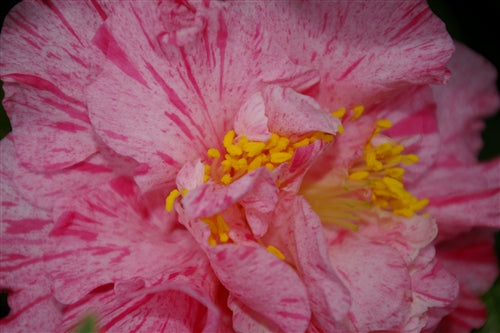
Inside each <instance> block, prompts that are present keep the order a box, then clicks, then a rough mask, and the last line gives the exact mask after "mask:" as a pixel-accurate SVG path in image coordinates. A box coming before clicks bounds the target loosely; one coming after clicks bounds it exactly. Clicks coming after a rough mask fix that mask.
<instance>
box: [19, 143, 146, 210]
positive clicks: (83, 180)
mask: <svg viewBox="0 0 500 333" xmlns="http://www.w3.org/2000/svg"><path fill="white" fill-rule="evenodd" d="M10 163H13V164H14V165H15V167H14V181H15V183H16V186H17V188H18V190H19V192H20V193H21V195H22V196H23V197H24V198H26V199H27V200H28V201H29V202H30V203H32V204H34V205H35V206H38V207H42V208H44V209H52V208H53V207H54V205H55V203H56V202H57V201H58V199H59V198H65V197H73V196H79V195H80V193H85V192H88V191H90V190H92V189H93V188H96V187H98V186H99V185H100V184H102V183H106V182H108V181H110V180H111V179H113V178H115V177H116V176H117V175H132V172H133V170H134V166H135V165H137V162H135V161H133V160H132V159H130V158H125V157H123V156H120V155H118V154H116V153H114V152H113V151H111V150H110V149H106V148H105V147H101V148H100V151H99V152H98V153H96V154H94V155H92V156H90V157H89V158H87V159H86V160H84V161H82V162H80V163H77V164H75V165H72V166H71V167H68V168H64V169H61V170H56V171H52V172H35V171H32V170H30V169H28V168H26V167H24V166H23V165H21V162H20V161H19V159H18V158H17V157H14V158H13V159H12V160H11V161H10Z"/></svg>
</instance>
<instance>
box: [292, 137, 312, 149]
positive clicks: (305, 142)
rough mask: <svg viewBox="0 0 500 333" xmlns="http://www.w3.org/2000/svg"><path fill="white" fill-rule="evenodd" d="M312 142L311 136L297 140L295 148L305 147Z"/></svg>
mask: <svg viewBox="0 0 500 333" xmlns="http://www.w3.org/2000/svg"><path fill="white" fill-rule="evenodd" d="M310 143H311V140H309V138H304V139H302V140H300V141H298V142H295V143H294V144H293V148H299V147H304V146H307V145H308V144H310Z"/></svg>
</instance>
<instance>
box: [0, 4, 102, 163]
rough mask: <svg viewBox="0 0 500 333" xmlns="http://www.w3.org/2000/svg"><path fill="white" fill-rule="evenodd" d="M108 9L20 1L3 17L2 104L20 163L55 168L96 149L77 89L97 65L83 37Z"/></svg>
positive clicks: (88, 35)
mask: <svg viewBox="0 0 500 333" xmlns="http://www.w3.org/2000/svg"><path fill="white" fill-rule="evenodd" d="M108 10H110V8H108V7H107V6H100V4H99V2H98V1H93V2H92V3H90V2H78V3H74V4H71V5H69V3H67V2H65V1H47V2H25V3H20V4H19V5H18V6H16V7H15V8H14V9H13V10H12V11H11V12H10V13H9V15H8V16H7V19H6V21H5V23H4V25H3V28H2V35H1V40H0V45H1V52H0V63H1V71H0V77H1V79H2V81H4V86H3V88H4V90H5V96H6V97H5V99H4V102H3V105H4V107H5V109H6V110H7V113H8V115H9V117H10V120H11V123H12V126H13V128H14V130H13V138H14V141H15V144H16V148H17V151H18V155H20V158H21V160H22V162H23V163H24V164H25V165H26V166H28V167H30V168H32V169H36V170H54V169H60V168H63V167H66V166H69V165H72V164H75V163H78V162H80V161H82V160H84V159H85V158H87V157H88V156H89V155H91V154H92V153H94V152H95V150H96V147H95V143H94V139H93V132H92V130H91V128H90V122H89V119H88V115H87V108H86V103H85V98H84V95H83V89H84V87H85V86H86V84H88V82H89V80H90V79H91V76H92V73H93V71H96V70H97V69H98V66H99V63H100V62H101V56H100V53H99V51H98V50H97V49H96V48H93V47H92V46H91V45H90V40H91V38H92V36H93V34H94V33H95V31H96V30H97V28H98V27H99V25H100V24H101V23H102V22H103V19H104V18H105V16H106V12H107V11H108ZM33 59H37V61H33Z"/></svg>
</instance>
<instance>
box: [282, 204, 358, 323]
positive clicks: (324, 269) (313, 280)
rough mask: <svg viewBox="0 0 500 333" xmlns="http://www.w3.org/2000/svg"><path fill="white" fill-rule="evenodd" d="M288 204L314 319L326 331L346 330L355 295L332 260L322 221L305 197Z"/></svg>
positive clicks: (299, 263) (301, 270)
mask: <svg viewBox="0 0 500 333" xmlns="http://www.w3.org/2000/svg"><path fill="white" fill-rule="evenodd" d="M286 205H287V206H289V207H288V209H289V210H290V211H291V212H293V213H291V214H290V216H289V217H290V218H291V220H292V223H293V227H292V229H293V232H294V238H295V251H296V257H297V258H296V266H297V269H298V271H299V274H300V275H301V277H302V279H303V280H304V284H305V285H306V288H307V292H308V295H309V301H310V304H311V311H312V314H313V322H314V323H315V324H316V325H317V327H318V328H320V329H321V330H323V331H325V332H333V331H339V330H346V329H347V327H346V326H345V323H344V319H345V318H346V316H347V313H348V312H349V308H350V306H351V297H350V293H349V290H348V289H347V288H346V287H345V286H344V284H343V283H342V282H341V280H340V279H339V277H338V276H337V273H336V272H335V271H334V269H333V267H332V264H331V263H330V258H329V257H328V253H327V248H326V242H325V236H324V233H323V226H322V224H321V221H320V219H319V217H318V216H317V215H316V213H314V212H313V210H312V209H311V207H310V206H309V204H308V203H307V202H306V201H305V200H304V199H303V198H296V199H294V200H291V201H288V202H287V203H286ZM287 217H288V216H287Z"/></svg>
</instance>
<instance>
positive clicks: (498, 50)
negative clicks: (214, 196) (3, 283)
mask: <svg viewBox="0 0 500 333" xmlns="http://www.w3.org/2000/svg"><path fill="white" fill-rule="evenodd" d="M375 1H377V0H375ZM17 2H18V1H15V0H2V3H1V4H0V20H1V22H0V24H1V23H2V22H3V18H4V17H5V15H6V14H7V12H8V10H9V9H10V8H11V7H12V6H14V4H15V3H17ZM428 2H429V5H430V6H431V8H432V10H433V11H434V12H435V13H436V15H438V16H439V17H440V18H441V19H442V20H443V21H444V22H445V23H446V27H447V29H448V32H449V33H450V34H451V35H452V37H453V38H454V39H456V40H459V41H461V42H462V43H464V44H466V45H468V46H469V47H470V48H472V49H473V50H475V51H476V52H478V53H480V54H482V55H483V56H484V57H486V58H487V59H488V60H489V61H490V62H491V63H493V64H494V65H495V67H496V68H497V69H499V68H500V1H499V0H483V1H474V2H473V1H470V0H469V1H465V0H428ZM497 88H499V90H500V86H499V81H498V80H497ZM0 98H3V92H0ZM10 130H11V128H10V124H9V121H8V118H7V116H6V115H5V112H4V110H3V108H1V107H0V138H3V137H4V136H5V135H6V134H7V133H8V132H9V131H10ZM482 136H483V140H484V148H483V150H482V151H481V153H480V154H479V156H478V157H479V159H480V160H488V159H491V158H493V157H495V156H500V113H497V114H496V115H495V116H493V117H491V118H488V119H486V128H485V130H484V131H483V133H482ZM496 236H497V237H496V244H495V248H496V252H497V256H498V257H500V233H497V235H496ZM499 267H500V265H499ZM6 299H7V293H5V292H1V290H0V317H2V316H5V315H6V314H7V313H8V311H9V309H8V306H7V304H6ZM483 300H484V301H485V302H486V304H487V306H488V311H489V313H490V316H489V319H488V322H487V323H486V325H485V326H484V327H483V328H482V329H481V330H478V332H481V333H497V332H500V279H498V280H497V282H496V283H495V285H494V286H493V287H492V289H491V290H490V291H489V292H488V293H487V294H486V295H485V296H484V297H483Z"/></svg>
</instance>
